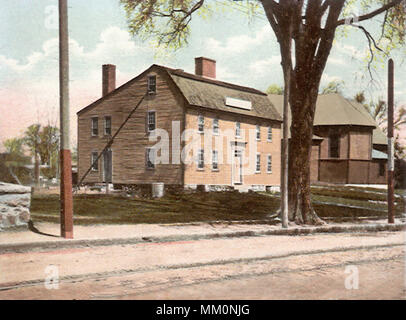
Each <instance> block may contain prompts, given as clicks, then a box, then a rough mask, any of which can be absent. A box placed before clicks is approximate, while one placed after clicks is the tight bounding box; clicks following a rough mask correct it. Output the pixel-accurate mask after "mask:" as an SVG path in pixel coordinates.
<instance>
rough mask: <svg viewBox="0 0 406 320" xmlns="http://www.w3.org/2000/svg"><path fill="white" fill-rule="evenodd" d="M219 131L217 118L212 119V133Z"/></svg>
mask: <svg viewBox="0 0 406 320" xmlns="http://www.w3.org/2000/svg"><path fill="white" fill-rule="evenodd" d="M218 133H219V119H217V118H216V119H213V134H218Z"/></svg>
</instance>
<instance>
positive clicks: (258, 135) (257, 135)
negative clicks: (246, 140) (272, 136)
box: [255, 125, 261, 140]
mask: <svg viewBox="0 0 406 320" xmlns="http://www.w3.org/2000/svg"><path fill="white" fill-rule="evenodd" d="M255 130H256V137H257V140H261V127H260V126H258V125H257V126H256V129H255Z"/></svg>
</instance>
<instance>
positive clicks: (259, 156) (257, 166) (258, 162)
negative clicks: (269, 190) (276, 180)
mask: <svg viewBox="0 0 406 320" xmlns="http://www.w3.org/2000/svg"><path fill="white" fill-rule="evenodd" d="M255 171H256V172H261V155H260V154H259V153H257V163H256V166H255Z"/></svg>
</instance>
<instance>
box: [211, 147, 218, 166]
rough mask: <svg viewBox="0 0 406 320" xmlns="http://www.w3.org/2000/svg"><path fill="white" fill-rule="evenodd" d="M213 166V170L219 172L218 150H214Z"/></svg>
mask: <svg viewBox="0 0 406 320" xmlns="http://www.w3.org/2000/svg"><path fill="white" fill-rule="evenodd" d="M212 166H213V170H218V168H219V153H218V151H217V150H213V159H212Z"/></svg>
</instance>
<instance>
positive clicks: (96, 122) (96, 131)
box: [92, 117, 99, 136]
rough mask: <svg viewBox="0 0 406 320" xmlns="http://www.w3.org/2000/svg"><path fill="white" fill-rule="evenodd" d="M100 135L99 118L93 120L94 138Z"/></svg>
mask: <svg viewBox="0 0 406 320" xmlns="http://www.w3.org/2000/svg"><path fill="white" fill-rule="evenodd" d="M98 135H99V119H98V118H97V117H93V118H92V136H98Z"/></svg>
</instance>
